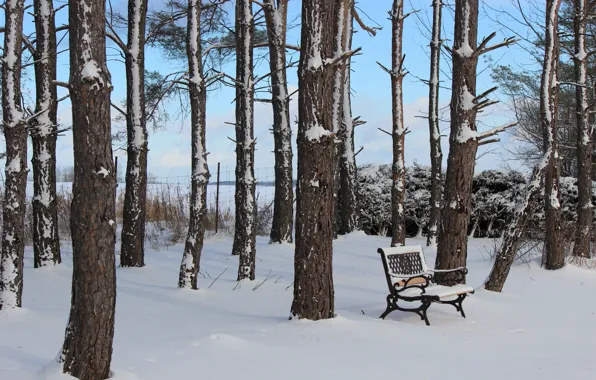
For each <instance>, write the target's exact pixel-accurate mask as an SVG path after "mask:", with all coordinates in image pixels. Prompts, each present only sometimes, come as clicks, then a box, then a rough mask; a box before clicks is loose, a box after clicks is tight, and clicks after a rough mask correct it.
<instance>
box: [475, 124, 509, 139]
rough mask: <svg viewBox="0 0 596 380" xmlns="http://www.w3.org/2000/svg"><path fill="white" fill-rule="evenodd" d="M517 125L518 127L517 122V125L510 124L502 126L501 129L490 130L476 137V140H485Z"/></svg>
mask: <svg viewBox="0 0 596 380" xmlns="http://www.w3.org/2000/svg"><path fill="white" fill-rule="evenodd" d="M516 125H517V122H515V123H508V124H504V125H501V126H500V127H496V128H493V129H489V130H488V131H486V132H482V133H478V134H477V135H476V140H478V141H480V140H484V139H486V138H487V137H491V136H494V135H496V134H498V133H501V132H503V131H505V130H506V129H509V128H511V127H514V126H516Z"/></svg>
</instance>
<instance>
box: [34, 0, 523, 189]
mask: <svg viewBox="0 0 596 380" xmlns="http://www.w3.org/2000/svg"><path fill="white" fill-rule="evenodd" d="M405 2H406V12H408V11H409V10H412V9H419V10H420V11H419V12H418V13H417V14H415V15H413V16H410V17H409V18H408V19H406V22H405V29H404V53H405V54H406V56H407V57H406V61H405V66H406V68H407V69H408V70H409V71H410V75H408V76H407V77H406V78H405V80H404V110H405V125H406V127H408V128H409V129H410V130H411V133H410V134H408V135H407V137H406V139H407V141H406V161H407V162H408V163H411V162H413V161H417V162H419V163H421V164H427V163H428V162H429V154H430V153H429V146H428V145H429V144H428V124H427V120H426V119H423V118H420V116H424V114H425V113H426V109H427V104H428V87H427V86H426V85H425V84H423V83H422V82H421V81H420V80H419V79H418V78H427V77H428V75H429V58H428V54H429V49H428V38H429V33H428V32H427V31H426V30H425V26H424V25H423V24H424V23H426V24H427V25H428V24H429V23H430V21H429V19H430V17H432V8H431V7H430V5H431V0H405ZM391 3H392V1H391V0H360V1H359V2H358V7H359V8H360V9H361V10H362V18H363V19H364V20H365V21H366V22H367V23H368V24H370V25H372V24H374V22H376V23H378V24H379V26H381V27H382V28H383V29H382V30H380V31H379V32H378V34H377V36H376V37H371V36H369V35H368V34H367V33H365V32H364V31H361V30H360V29H359V27H358V26H357V25H356V29H357V30H358V32H357V33H356V34H355V35H354V40H353V47H354V48H356V47H362V55H359V56H356V57H354V59H353V63H352V69H353V72H352V91H353V98H352V107H353V114H354V116H361V118H362V119H363V120H366V121H367V122H368V123H367V124H365V125H362V126H359V127H358V128H357V131H356V136H355V144H356V146H357V149H358V148H359V147H360V146H363V147H364V150H363V151H362V152H361V153H360V154H359V155H358V156H357V161H358V164H359V165H360V164H364V163H390V162H391V139H390V137H389V136H387V135H385V134H384V133H382V132H381V131H379V130H378V129H377V128H383V129H387V130H388V129H390V125H391V98H390V88H391V83H390V79H389V76H388V75H387V74H386V73H385V72H383V71H382V70H381V69H380V68H379V67H378V65H377V64H376V61H379V62H381V63H383V64H384V65H386V66H389V65H390V63H391V61H390V60H391V22H390V21H389V20H388V15H387V11H388V10H389V9H390V8H391ZM485 3H486V4H488V5H490V6H491V7H497V8H504V9H506V10H509V11H512V12H515V10H514V9H513V8H512V7H511V5H510V3H509V0H486V1H485ZM149 4H150V7H151V6H156V4H161V2H159V3H158V2H157V1H155V0H154V1H152V0H149ZM112 5H113V7H114V9H115V10H116V11H119V12H122V13H126V1H124V0H117V1H112ZM255 7H256V6H255ZM300 7H301V2H300V1H299V0H290V8H289V19H290V20H292V19H294V18H295V17H297V16H298V15H299V13H300ZM481 8H482V9H481V11H480V23H479V24H480V28H479V33H478V35H479V39H481V38H482V37H483V36H486V35H488V34H490V33H492V32H493V31H496V32H497V36H496V37H495V39H494V42H498V41H500V40H502V39H503V38H505V37H509V34H508V33H506V32H505V31H502V30H501V29H502V27H501V26H499V25H497V24H496V23H495V22H493V21H492V19H494V17H496V14H494V12H493V11H491V10H490V9H488V8H486V7H484V6H482V5H481ZM227 9H228V11H229V14H230V15H231V16H232V17H233V14H234V12H233V4H229V5H228V6H227ZM255 9H256V8H255ZM364 13H365V14H366V15H365V14H364ZM370 19H372V20H374V22H373V21H371V20H370ZM452 19H453V11H452V9H450V8H449V7H446V8H445V9H444V30H445V31H446V33H445V34H444V35H443V38H447V39H449V38H450V36H451V33H452ZM66 20H67V11H66V10H63V11H61V12H60V14H59V15H58V16H57V20H56V22H57V24H58V25H60V24H62V23H65V22H66ZM298 20H299V19H298ZM31 21H32V20H31V18H30V17H29V19H28V20H26V30H32V29H33V25H32V22H31ZM511 27H512V28H514V27H516V26H515V25H511ZM299 33H300V30H299V27H297V28H294V29H292V30H291V31H290V32H289V34H288V42H291V43H295V44H298V42H299V40H300V35H299ZM121 35H122V37H123V39H125V37H126V31H125V30H122V33H121ZM450 44H451V42H450V43H449V45H450ZM67 47H68V38H66V39H64V41H63V43H62V48H67ZM114 49H115V47H114V45H113V44H111V43H108V54H109V55H110V56H111V57H112V58H114V54H115V50H114ZM261 53H266V52H265V51H261ZM293 58H294V59H295V60H297V59H298V56H297V54H295V55H293ZM492 58H493V60H494V61H498V62H499V63H512V64H516V65H524V64H528V65H529V64H531V60H530V59H529V58H528V57H527V56H526V55H525V53H524V52H523V50H522V49H519V48H517V47H515V46H513V47H510V48H504V49H500V50H497V51H495V52H494V53H493V54H492ZM146 61H147V62H146V64H147V68H148V69H151V70H159V71H160V72H162V73H168V72H171V71H174V70H179V69H181V68H182V67H183V65H184V62H175V61H169V60H167V59H166V58H165V57H164V55H163V54H161V53H160V52H159V51H157V50H152V49H149V50H148V51H147V52H146ZM441 64H442V69H444V72H445V74H447V75H448V74H449V70H450V68H449V66H450V65H448V62H447V57H446V56H445V55H444V56H443V61H442V63H441ZM58 66H59V73H58V76H59V80H62V81H67V80H68V53H63V54H62V55H61V57H60V59H59V65H58ZM534 67H535V66H534ZM109 68H110V72H111V75H112V83H113V84H114V92H113V94H112V95H113V102H114V103H121V102H122V101H123V99H124V98H125V83H126V80H125V72H124V64H123V63H122V62H120V61H117V60H111V61H110V62H109ZM266 70H267V64H266V63H264V64H262V65H261V66H260V67H257V74H263V73H266ZM225 71H226V72H227V73H228V74H230V75H234V72H235V68H234V62H232V63H230V64H229V65H227V66H226V67H225ZM478 71H479V72H481V74H480V75H479V80H478V86H477V91H478V92H480V91H483V90H485V89H488V88H490V87H492V86H494V84H493V83H492V82H491V80H490V69H487V63H486V62H485V61H484V60H482V59H481V63H480V65H479V68H478ZM31 75H32V73H31ZM447 75H443V77H442V81H443V82H442V85H443V86H444V87H446V88H445V89H443V90H442V92H441V94H440V95H441V96H440V103H441V106H442V107H443V112H444V115H443V116H444V117H445V118H446V119H447V118H448V116H449V109H448V106H449V99H450V96H451V92H450V90H449V87H450V79H449V77H448V76H447ZM288 82H289V83H288V85H289V87H290V89H291V90H293V89H296V88H297V83H298V81H297V77H296V72H295V70H290V71H289V74H288ZM25 86H26V87H27V91H29V92H30V93H31V94H32V91H33V81H32V79H31V80H29V81H27V82H25ZM62 91H63V90H62ZM31 96H33V94H32V95H31ZM233 98H234V90H233V89H230V88H222V89H219V90H216V91H211V92H210V93H209V98H208V104H207V128H208V129H207V148H208V151H209V152H210V154H209V156H208V161H209V167H210V170H211V171H212V173H214V172H215V170H216V167H217V162H221V165H222V171H233V169H234V162H235V153H234V144H233V143H232V142H231V141H230V140H229V139H228V137H232V138H233V136H234V129H233V126H231V125H228V124H226V122H233V121H234V104H233V103H232V100H233ZM171 107H172V109H173V108H174V105H171ZM291 110H292V120H293V121H297V96H295V97H294V100H293V101H292V102H291ZM70 112H71V109H70V104H69V102H68V101H66V102H64V103H63V104H62V103H61V105H60V109H59V118H60V120H59V122H60V124H61V127H68V126H70V125H71V116H70ZM112 115H113V116H114V117H115V116H117V113H116V111H114V110H113V111H112ZM511 119H512V115H511V114H510V112H509V111H508V110H507V107H505V106H499V105H497V106H494V107H493V108H491V109H490V110H489V111H487V112H485V114H484V115H483V116H482V117H481V118H480V122H481V126H480V127H479V128H480V129H488V128H490V127H491V126H497V125H500V124H503V123H505V122H508V121H510V120H511ZM272 120H273V117H272V114H271V108H270V106H269V105H267V104H264V103H257V104H256V106H255V136H256V137H257V145H256V148H257V151H256V154H255V156H256V157H255V167H256V168H258V169H260V171H261V172H262V173H268V176H271V175H272V170H269V169H268V168H272V167H273V154H272V152H271V151H272V150H273V136H272V135H271V133H270V128H271V125H272ZM296 127H297V126H296V125H294V126H293V128H294V131H295V130H296ZM448 127H449V126H448V123H447V122H445V123H443V125H442V129H443V130H444V134H446V135H448ZM507 143H508V138H507V136H504V138H502V142H501V143H497V144H493V145H492V146H490V147H489V148H484V147H483V148H481V150H480V152H479V155H482V153H484V152H486V151H487V150H489V149H490V150H491V151H492V153H488V154H486V155H482V157H481V158H480V159H479V160H478V161H477V167H476V170H477V171H479V170H483V169H488V168H503V167H505V165H510V166H512V167H514V168H519V167H520V165H519V163H516V162H511V161H510V160H508V159H507V158H508V155H507V153H506V151H505V150H504V149H503V144H507ZM294 146H295V145H294ZM149 148H150V152H149V172H150V173H151V174H153V175H155V176H158V177H187V176H189V175H190V129H189V122H188V120H184V121H176V120H174V121H172V122H171V123H169V124H168V125H163V126H161V128H160V129H159V130H157V131H153V130H152V131H150V137H149ZM443 150H444V156H445V165H446V158H447V150H448V139H447V138H445V139H444V141H443ZM57 154H58V166H63V167H66V166H71V165H72V137H71V134H70V133H68V132H67V133H65V135H64V136H61V137H60V138H59V142H58V150H57ZM294 159H296V154H295V157H294ZM120 162H124V157H123V158H121V160H120ZM123 169H124V164H121V165H120V170H123ZM257 175H258V174H257ZM230 179H232V178H230Z"/></svg>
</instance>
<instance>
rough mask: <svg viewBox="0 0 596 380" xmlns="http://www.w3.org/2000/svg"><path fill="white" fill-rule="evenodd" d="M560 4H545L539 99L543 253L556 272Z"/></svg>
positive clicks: (560, 252) (560, 256) (559, 263)
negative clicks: (543, 159)
mask: <svg viewBox="0 0 596 380" xmlns="http://www.w3.org/2000/svg"><path fill="white" fill-rule="evenodd" d="M560 3H561V0H547V2H546V37H545V46H546V51H545V56H544V69H543V74H542V75H543V78H542V81H543V82H546V83H550V86H544V88H543V92H542V94H541V99H540V111H541V114H542V128H543V133H544V144H545V149H544V150H545V151H546V152H548V153H549V154H550V158H549V160H548V166H547V167H546V178H545V180H544V185H545V186H544V201H545V207H544V208H545V218H546V223H545V224H546V226H545V227H546V230H545V237H546V238H545V239H546V241H545V249H546V260H545V268H546V269H551V270H554V269H560V268H562V267H563V266H564V265H565V251H564V248H563V231H562V230H561V203H560V195H559V180H560V159H559V142H558V138H557V125H556V120H557V116H556V115H557V86H558V84H557V66H558V61H559V39H558V34H557V29H558V21H559V20H558V19H559V5H560Z"/></svg>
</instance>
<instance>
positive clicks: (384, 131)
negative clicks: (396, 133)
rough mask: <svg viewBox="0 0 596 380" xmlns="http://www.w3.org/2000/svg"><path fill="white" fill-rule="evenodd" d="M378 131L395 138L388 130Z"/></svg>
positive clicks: (380, 129)
mask: <svg viewBox="0 0 596 380" xmlns="http://www.w3.org/2000/svg"><path fill="white" fill-rule="evenodd" d="M377 129H378V130H379V131H381V132H383V133H386V134H388V135H389V136H392V137H393V135H392V134H391V132H387V131H386V130H384V129H382V128H377Z"/></svg>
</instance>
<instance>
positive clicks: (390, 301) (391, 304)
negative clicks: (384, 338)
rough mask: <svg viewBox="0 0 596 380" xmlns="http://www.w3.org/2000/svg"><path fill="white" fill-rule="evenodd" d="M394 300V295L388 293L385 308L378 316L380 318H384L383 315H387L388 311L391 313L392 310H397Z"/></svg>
mask: <svg viewBox="0 0 596 380" xmlns="http://www.w3.org/2000/svg"><path fill="white" fill-rule="evenodd" d="M396 301H397V300H396V299H395V297H394V296H393V294H389V295H388V296H387V309H385V312H383V314H381V316H380V317H379V318H380V319H385V317H386V316H387V315H389V313H391V312H392V311H395V310H397V307H396V306H397V305H396V304H395V303H396Z"/></svg>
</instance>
